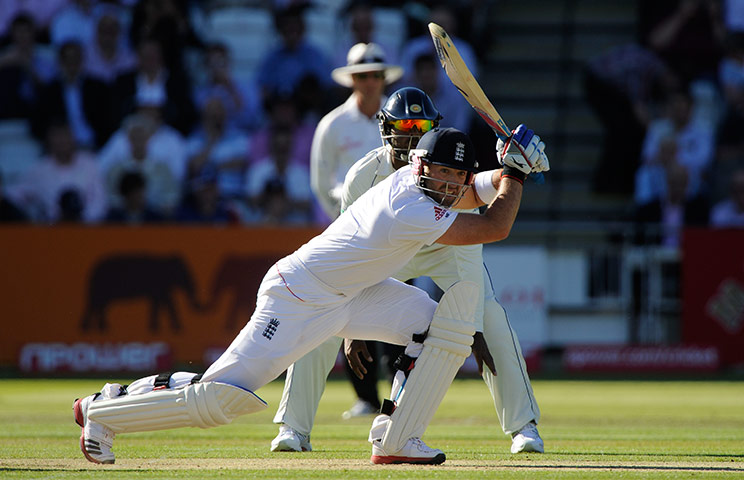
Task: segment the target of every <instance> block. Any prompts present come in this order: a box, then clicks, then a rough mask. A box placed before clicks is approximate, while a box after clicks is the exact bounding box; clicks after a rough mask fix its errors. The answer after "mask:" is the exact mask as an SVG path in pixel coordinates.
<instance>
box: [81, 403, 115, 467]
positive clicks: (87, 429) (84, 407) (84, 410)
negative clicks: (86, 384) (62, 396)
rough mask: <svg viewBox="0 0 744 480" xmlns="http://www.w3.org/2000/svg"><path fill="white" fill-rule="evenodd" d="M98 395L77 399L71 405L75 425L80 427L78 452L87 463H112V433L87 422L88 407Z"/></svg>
mask: <svg viewBox="0 0 744 480" xmlns="http://www.w3.org/2000/svg"><path fill="white" fill-rule="evenodd" d="M99 395H100V394H98V393H94V394H93V395H88V396H87V397H84V398H77V399H75V401H74V402H73V403H72V412H73V415H74V416H75V423H77V424H78V425H80V427H81V428H82V433H81V434H80V450H81V451H82V452H83V455H85V458H86V459H88V461H89V462H93V463H114V452H112V451H111V447H112V446H113V444H114V432H113V431H112V430H111V429H110V428H108V427H106V426H104V425H101V424H100V423H97V422H93V421H88V407H89V406H90V404H91V403H92V402H93V400H95V399H96V398H97V397H98V396H99Z"/></svg>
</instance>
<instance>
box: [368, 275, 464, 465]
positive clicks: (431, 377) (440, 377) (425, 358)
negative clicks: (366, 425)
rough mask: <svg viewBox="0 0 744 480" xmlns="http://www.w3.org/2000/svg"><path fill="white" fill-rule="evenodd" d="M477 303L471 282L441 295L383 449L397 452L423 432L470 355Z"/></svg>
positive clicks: (459, 285)
mask: <svg viewBox="0 0 744 480" xmlns="http://www.w3.org/2000/svg"><path fill="white" fill-rule="evenodd" d="M477 303H478V286H477V285H476V284H475V283H473V282H467V281H461V282H457V283H456V284H454V285H452V286H451V287H450V288H449V289H447V291H446V292H445V293H444V295H443V296H442V299H441V300H440V301H439V306H438V307H437V309H436V311H435V312H434V318H432V321H431V326H430V327H429V333H428V335H427V337H426V339H425V340H424V349H423V351H422V352H421V355H419V357H418V358H417V359H416V363H415V366H414V367H413V370H411V373H410V375H409V376H408V380H406V383H405V385H404V387H403V391H402V392H401V395H400V399H399V400H398V405H397V407H396V409H395V411H394V412H393V414H392V415H391V416H390V422H389V423H388V426H387V429H386V430H385V434H384V435H383V437H382V448H383V450H385V451H386V452H389V453H395V452H398V451H400V450H401V449H402V448H403V446H404V445H405V444H406V442H407V441H408V439H409V438H411V437H421V436H422V435H423V434H424V430H426V427H427V426H428V425H429V422H430V421H431V419H432V417H433V416H434V413H435V412H436V410H437V408H438V407H439V404H440V403H441V402H442V399H443V398H444V394H445V393H446V392H447V389H448V388H449V386H450V385H451V384H452V380H454V378H455V375H456V374H457V371H458V370H459V369H460V367H461V366H462V364H463V363H464V362H465V359H466V358H468V356H470V352H471V347H470V346H471V345H472V344H473V335H474V334H475V319H474V314H475V307H476V304H477Z"/></svg>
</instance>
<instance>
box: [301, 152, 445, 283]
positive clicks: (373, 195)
mask: <svg viewBox="0 0 744 480" xmlns="http://www.w3.org/2000/svg"><path fill="white" fill-rule="evenodd" d="M456 217H457V212H455V211H450V210H448V209H446V208H444V207H442V206H440V205H438V204H436V203H434V201H432V200H431V199H430V198H429V197H427V196H426V195H424V193H423V192H422V191H421V190H420V189H419V188H418V187H416V185H415V184H414V178H413V175H412V173H411V168H410V167H408V166H406V167H403V168H401V169H400V170H398V171H397V172H395V173H393V174H392V175H390V176H389V177H388V178H386V179H385V180H383V181H382V182H380V183H379V184H378V185H376V186H375V187H373V188H371V189H369V190H368V191H367V192H366V193H365V194H363V195H362V196H361V197H359V199H357V201H355V202H354V203H353V204H352V205H351V206H350V207H349V209H348V210H346V211H345V212H344V213H343V214H342V215H341V216H340V217H338V219H336V221H335V222H333V223H332V224H331V225H330V226H329V227H328V228H327V229H326V230H325V231H324V232H323V233H322V234H320V235H318V236H317V237H315V238H313V239H312V240H310V241H309V242H308V243H306V244H305V245H303V246H302V247H300V249H299V250H297V251H296V252H295V253H293V254H292V255H290V256H289V257H288V260H289V261H290V262H291V263H292V265H293V266H294V267H297V268H304V269H305V270H307V271H308V272H309V273H311V274H313V275H314V277H315V278H316V279H318V280H319V281H320V282H322V283H323V284H324V285H325V286H326V287H327V288H326V290H327V291H329V292H335V293H337V294H342V295H345V296H353V295H355V294H356V293H358V292H359V291H360V290H362V289H364V288H366V287H369V286H372V285H375V284H376V283H379V282H381V281H382V280H384V279H386V278H388V277H390V276H391V275H393V274H394V273H395V272H397V271H398V270H400V268H401V267H402V266H403V265H405V264H406V263H408V261H409V260H411V259H412V258H413V257H414V256H415V255H416V253H417V252H418V251H419V250H420V249H421V247H423V246H424V245H431V244H432V243H434V242H435V241H436V240H437V239H438V238H439V237H441V236H442V235H443V234H444V233H445V232H446V231H447V229H448V228H449V227H450V226H451V225H452V222H454V220H455V218H456Z"/></svg>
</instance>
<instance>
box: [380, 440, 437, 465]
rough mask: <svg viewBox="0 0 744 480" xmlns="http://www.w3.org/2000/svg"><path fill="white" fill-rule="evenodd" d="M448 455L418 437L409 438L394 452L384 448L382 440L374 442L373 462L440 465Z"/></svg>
mask: <svg viewBox="0 0 744 480" xmlns="http://www.w3.org/2000/svg"><path fill="white" fill-rule="evenodd" d="M446 459H447V457H446V456H445V455H444V452H443V451H441V450H439V449H438V448H431V447H429V446H428V445H427V444H425V443H424V441H423V440H421V439H420V438H418V437H412V438H409V439H408V441H407V442H406V444H405V445H404V446H403V448H401V449H400V450H398V451H397V452H394V453H393V454H389V453H387V452H386V451H385V450H383V449H382V442H381V441H380V440H375V441H374V442H372V458H371V459H370V460H371V461H372V463H376V464H390V463H418V464H424V465H439V464H440V463H444V461H445V460H446Z"/></svg>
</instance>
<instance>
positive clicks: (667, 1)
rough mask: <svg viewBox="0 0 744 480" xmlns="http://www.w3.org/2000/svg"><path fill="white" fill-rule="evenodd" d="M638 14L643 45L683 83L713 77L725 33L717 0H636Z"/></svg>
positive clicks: (721, 53)
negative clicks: (640, 0) (641, 0)
mask: <svg viewBox="0 0 744 480" xmlns="http://www.w3.org/2000/svg"><path fill="white" fill-rule="evenodd" d="M638 14H639V20H638V29H639V31H640V35H641V38H642V39H643V42H644V44H645V45H647V46H648V47H649V48H650V49H651V50H653V51H654V52H656V53H657V54H658V55H659V56H660V57H661V58H662V60H663V61H664V62H665V63H666V64H667V65H668V66H669V68H671V69H672V71H673V72H675V74H676V75H677V76H679V77H680V79H681V81H682V83H683V84H686V85H689V84H691V83H692V82H694V81H696V80H699V79H706V80H710V81H712V80H714V79H715V77H716V71H717V70H718V64H719V62H720V60H721V57H722V55H723V46H724V39H725V32H726V28H725V24H724V21H723V13H722V10H721V0H655V1H653V2H639V3H638Z"/></svg>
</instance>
